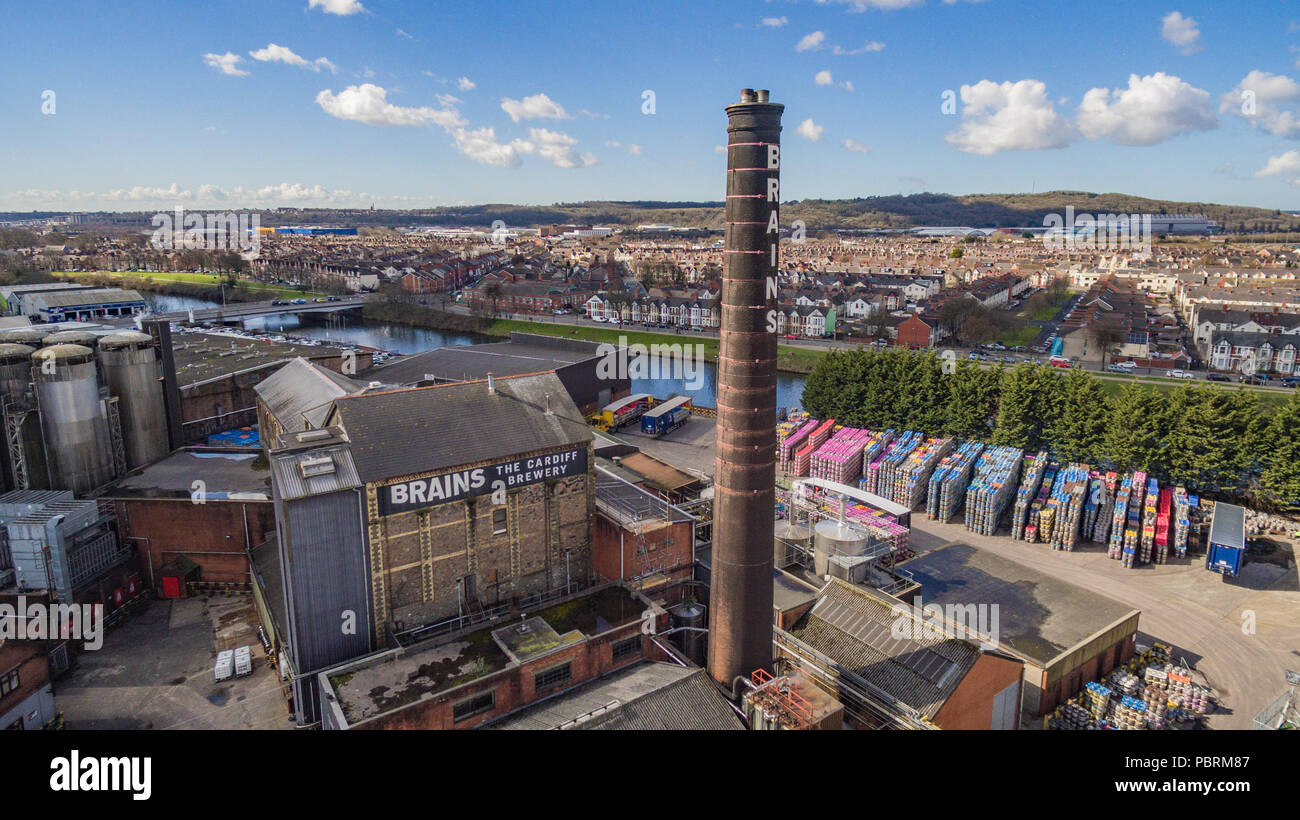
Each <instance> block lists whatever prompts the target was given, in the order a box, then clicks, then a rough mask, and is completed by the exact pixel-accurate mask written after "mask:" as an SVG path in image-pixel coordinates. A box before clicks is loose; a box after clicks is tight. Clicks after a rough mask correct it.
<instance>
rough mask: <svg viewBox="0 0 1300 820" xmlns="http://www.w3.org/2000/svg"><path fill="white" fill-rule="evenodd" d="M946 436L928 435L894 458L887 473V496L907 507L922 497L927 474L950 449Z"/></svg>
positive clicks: (950, 442) (910, 506)
mask: <svg viewBox="0 0 1300 820" xmlns="http://www.w3.org/2000/svg"><path fill="white" fill-rule="evenodd" d="M952 447H953V440H952V439H950V438H928V439H926V440H925V441H923V442H922V443H921V444H920V445H919V446H917V448H916V449H914V450H913V451H912V452H910V453H908V454H907V456H906V457H904V458H902V459H900V460H898V461H896V462H894V464H893V465H892V470H891V472H890V475H889V495H888V498H889V500H891V501H893V502H894V503H895V504H902V505H903V506H904V507H907V508H908V509H910V510H914V509H916V508H917V507H919V506H920V505H921V504H922V502H924V501H925V491H926V490H927V489H928V488H929V483H930V474H931V473H933V472H934V468H935V466H936V465H938V463H939V462H940V461H942V460H943V457H944V456H946V455H948V453H950V452H952Z"/></svg>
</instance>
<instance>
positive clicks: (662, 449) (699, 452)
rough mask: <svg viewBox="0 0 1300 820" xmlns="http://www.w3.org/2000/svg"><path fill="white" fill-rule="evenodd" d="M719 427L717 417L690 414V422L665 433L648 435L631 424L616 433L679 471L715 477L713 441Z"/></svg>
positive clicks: (616, 435) (618, 436)
mask: <svg viewBox="0 0 1300 820" xmlns="http://www.w3.org/2000/svg"><path fill="white" fill-rule="evenodd" d="M717 427H718V421H717V419H713V418H709V417H708V416H691V418H690V421H688V422H686V423H685V424H683V425H682V426H681V427H678V428H677V429H676V430H673V431H671V432H669V433H666V434H664V435H662V436H657V437H656V436H648V435H646V434H644V433H642V432H641V429H640V428H639V427H635V426H634V425H632V424H629V425H628V426H627V427H624V428H623V429H622V430H619V431H618V432H617V433H615V434H614V435H615V437H617V438H621V439H623V440H624V441H626V442H627V443H628V444H631V445H632V446H634V447H639V448H641V452H643V453H648V454H649V455H652V456H654V457H655V458H657V459H659V460H661V461H666V462H668V463H669V464H671V465H673V466H674V467H676V468H677V469H679V470H686V471H687V472H690V473H694V474H695V475H698V476H707V477H708V478H710V479H712V478H713V472H714V470H715V469H716V464H715V462H714V449H713V442H714V439H715V438H716V433H717Z"/></svg>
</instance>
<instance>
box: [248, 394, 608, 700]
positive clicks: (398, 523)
mask: <svg viewBox="0 0 1300 820" xmlns="http://www.w3.org/2000/svg"><path fill="white" fill-rule="evenodd" d="M305 383H306V384H308V386H311V382H310V381H308V382H305ZM324 421H325V426H324V427H322V428H318V429H307V430H302V431H299V432H292V433H289V432H286V433H285V434H283V435H281V436H280V438H279V440H278V442H277V445H276V447H275V448H274V449H272V451H271V453H270V465H271V474H272V489H273V494H274V499H275V504H276V518H277V525H278V542H279V552H278V555H277V556H276V561H275V562H274V563H275V564H277V565H278V566H272V563H273V562H270V561H262V560H259V558H258V556H259V554H262V552H263V551H261V550H254V555H253V560H254V564H255V572H257V573H258V574H260V575H262V576H266V575H268V574H274V573H276V572H278V573H279V575H280V580H279V581H276V580H270V581H267V582H266V583H264V584H263V586H264V587H266V588H267V589H270V588H274V587H277V586H278V587H280V588H282V589H283V590H284V598H285V607H284V609H285V614H284V617H283V619H282V621H283V624H282V629H283V634H281V636H280V637H281V639H282V643H283V645H284V647H285V652H286V654H287V655H288V662H289V666H290V668H291V670H292V674H293V675H294V679H295V697H296V698H297V710H298V714H299V720H300V722H302V723H312V722H314V721H315V720H316V719H317V714H318V712H317V708H316V701H315V695H314V691H312V684H311V683H308V684H306V688H305V689H304V688H303V687H304V681H309V680H310V679H311V678H312V676H313V675H314V674H315V673H316V672H318V671H319V670H321V669H323V668H326V667H327V666H331V665H334V664H338V663H341V662H344V661H347V660H351V659H353V658H356V657H359V656H361V655H363V654H365V653H366V652H369V651H371V650H372V649H375V648H379V647H392V646H395V645H396V644H398V643H399V642H401V641H404V640H409V639H411V637H412V636H415V635H426V634H428V633H430V632H436V631H438V630H440V629H442V630H445V629H449V628H452V627H458V626H459V625H460V624H461V623H462V622H463V621H464V619H466V618H476V619H479V620H483V619H485V618H487V617H490V616H491V615H492V613H501V612H505V611H509V610H510V609H511V608H513V607H518V606H526V605H529V604H530V602H536V601H538V600H542V599H547V598H552V597H555V596H558V595H564V594H568V593H570V592H573V591H576V590H579V589H582V588H585V587H587V586H589V585H590V583H591V581H592V568H591V561H592V558H591V535H590V526H591V525H590V521H591V517H592V511H593V509H594V480H593V477H592V464H593V457H592V456H591V452H590V451H591V433H590V430H589V428H588V427H587V425H586V424H585V423H584V422H583V420H582V416H581V415H580V414H579V413H578V411H577V408H576V407H574V405H573V402H572V400H570V399H569V397H568V393H567V391H566V390H565V389H564V387H563V385H562V384H561V383H560V381H559V379H558V378H557V377H556V376H555V374H553V373H543V374H538V375H532V376H518V377H513V378H502V379H496V378H493V379H489V380H486V381H475V382H463V383H455V384H447V385H440V386H435V387H424V388H407V389H398V390H388V391H380V392H365V393H359V394H354V395H347V396H341V397H337V398H335V399H334V400H333V403H332V407H331V409H330V411H329V413H328V414H327V416H326V418H325V420H324ZM267 608H268V609H270V610H273V609H274V602H268V606H267ZM340 613H345V616H341V614H340ZM341 617H344V620H345V621H346V622H347V623H346V624H345V625H346V626H347V629H344V630H341V629H340V618H341ZM270 626H273V624H272V625H270ZM270 626H268V631H269V628H270Z"/></svg>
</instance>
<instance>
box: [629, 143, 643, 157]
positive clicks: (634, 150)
mask: <svg viewBox="0 0 1300 820" xmlns="http://www.w3.org/2000/svg"><path fill="white" fill-rule="evenodd" d="M627 152H628V153H629V154H631V155H632V156H634V157H639V156H641V146H639V145H636V144H632V145H629V146H628V147H627Z"/></svg>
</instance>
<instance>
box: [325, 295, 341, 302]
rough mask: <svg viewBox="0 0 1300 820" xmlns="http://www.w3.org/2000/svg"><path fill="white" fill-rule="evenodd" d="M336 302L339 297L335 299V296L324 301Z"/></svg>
mask: <svg viewBox="0 0 1300 820" xmlns="http://www.w3.org/2000/svg"><path fill="white" fill-rule="evenodd" d="M338 300H339V297H337V296H331V297H329V298H328V299H326V300H325V301H326V302H337V301H338Z"/></svg>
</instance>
